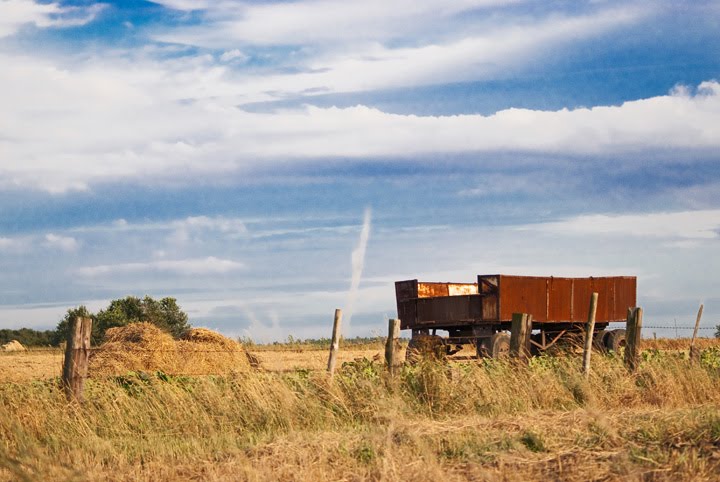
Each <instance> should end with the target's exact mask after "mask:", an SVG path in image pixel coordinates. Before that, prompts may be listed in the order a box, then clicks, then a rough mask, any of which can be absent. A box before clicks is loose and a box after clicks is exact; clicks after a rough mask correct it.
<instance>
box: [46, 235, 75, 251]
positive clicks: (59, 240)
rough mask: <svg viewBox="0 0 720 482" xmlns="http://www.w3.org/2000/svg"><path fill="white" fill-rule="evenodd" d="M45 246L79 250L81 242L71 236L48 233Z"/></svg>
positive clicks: (63, 249) (64, 249)
mask: <svg viewBox="0 0 720 482" xmlns="http://www.w3.org/2000/svg"><path fill="white" fill-rule="evenodd" d="M45 246H49V247H52V248H58V249H60V250H62V251H68V252H71V251H77V249H78V247H80V243H79V242H78V240H77V239H75V238H73V237H71V236H61V235H58V234H53V233H48V234H46V235H45Z"/></svg>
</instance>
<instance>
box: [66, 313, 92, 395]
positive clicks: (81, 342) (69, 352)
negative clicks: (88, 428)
mask: <svg viewBox="0 0 720 482" xmlns="http://www.w3.org/2000/svg"><path fill="white" fill-rule="evenodd" d="M91 333H92V318H85V317H82V316H78V317H77V318H75V319H74V320H71V322H70V327H69V331H68V338H67V344H66V346H65V361H64V363H63V375H62V381H63V388H64V389H65V396H66V397H67V398H68V400H74V401H77V402H83V400H84V399H83V389H84V387H85V379H86V378H87V372H88V362H89V361H90V335H91Z"/></svg>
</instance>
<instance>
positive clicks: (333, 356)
mask: <svg viewBox="0 0 720 482" xmlns="http://www.w3.org/2000/svg"><path fill="white" fill-rule="evenodd" d="M341 324H342V310H341V309H340V308H338V309H336V310H335V319H334V320H333V331H332V340H331V341H330V357H329V358H328V365H327V371H328V373H329V374H330V378H332V377H333V376H334V375H335V364H336V363H337V353H338V350H339V349H340V325H341Z"/></svg>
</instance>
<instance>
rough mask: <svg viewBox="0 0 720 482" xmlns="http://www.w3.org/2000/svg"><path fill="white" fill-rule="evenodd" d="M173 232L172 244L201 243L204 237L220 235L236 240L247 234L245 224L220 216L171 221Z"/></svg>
mask: <svg viewBox="0 0 720 482" xmlns="http://www.w3.org/2000/svg"><path fill="white" fill-rule="evenodd" d="M171 226H172V227H173V228H174V232H173V233H172V234H171V236H170V239H171V241H174V242H179V243H185V242H188V241H191V240H192V241H201V240H202V238H203V237H205V236H213V235H221V236H223V237H226V238H229V239H237V238H240V237H244V236H245V235H246V234H247V227H246V226H245V223H244V222H243V221H242V220H240V219H237V218H226V217H222V216H218V217H208V216H190V217H188V218H185V219H182V220H178V221H173V222H172V223H171Z"/></svg>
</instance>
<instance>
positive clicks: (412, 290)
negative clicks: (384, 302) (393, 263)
mask: <svg viewBox="0 0 720 482" xmlns="http://www.w3.org/2000/svg"><path fill="white" fill-rule="evenodd" d="M417 297H418V280H416V279H410V280H406V281H396V282H395V298H396V299H397V300H398V301H404V300H410V299H413V298H417Z"/></svg>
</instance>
